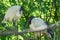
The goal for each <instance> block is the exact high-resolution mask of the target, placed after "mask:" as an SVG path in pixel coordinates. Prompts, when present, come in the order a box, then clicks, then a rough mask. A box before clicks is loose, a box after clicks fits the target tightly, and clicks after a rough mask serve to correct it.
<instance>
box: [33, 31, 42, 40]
mask: <svg viewBox="0 0 60 40" xmlns="http://www.w3.org/2000/svg"><path fill="white" fill-rule="evenodd" d="M34 38H35V40H41V33H40V32H34Z"/></svg>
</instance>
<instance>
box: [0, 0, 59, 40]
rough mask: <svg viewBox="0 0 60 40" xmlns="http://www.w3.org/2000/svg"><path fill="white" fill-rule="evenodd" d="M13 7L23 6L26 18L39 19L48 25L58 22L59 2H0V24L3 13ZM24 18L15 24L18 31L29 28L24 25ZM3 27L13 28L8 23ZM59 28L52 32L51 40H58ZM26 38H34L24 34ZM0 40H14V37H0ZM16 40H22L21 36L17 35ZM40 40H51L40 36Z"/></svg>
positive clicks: (46, 0)
mask: <svg viewBox="0 0 60 40" xmlns="http://www.w3.org/2000/svg"><path fill="white" fill-rule="evenodd" d="M13 5H20V6H23V7H24V9H25V14H26V16H27V18H28V17H29V16H31V15H32V16H35V17H40V18H42V19H43V20H45V21H46V23H48V24H53V23H55V22H56V21H59V20H60V0H0V24H1V22H2V20H3V18H4V15H5V12H6V10H7V9H8V8H10V7H11V6H13ZM25 22H26V18H25V17H24V15H23V17H22V18H21V19H19V20H18V22H17V23H16V25H17V27H18V31H21V30H23V29H26V28H29V26H28V24H27V25H25ZM5 26H8V27H11V28H13V27H14V26H13V24H11V23H10V22H8V23H7V24H6V25H5ZM0 29H3V30H4V27H3V26H2V25H0ZM59 31H60V28H56V29H55V30H54V38H53V40H60V32H59ZM25 36H26V38H30V37H34V36H33V33H31V34H30V33H27V34H25ZM0 38H1V40H9V39H10V40H16V36H14V35H12V36H4V37H3V36H0ZM18 39H22V40H23V39H24V38H23V37H22V36H20V35H18ZM41 40H52V39H49V38H48V37H46V36H45V35H41Z"/></svg>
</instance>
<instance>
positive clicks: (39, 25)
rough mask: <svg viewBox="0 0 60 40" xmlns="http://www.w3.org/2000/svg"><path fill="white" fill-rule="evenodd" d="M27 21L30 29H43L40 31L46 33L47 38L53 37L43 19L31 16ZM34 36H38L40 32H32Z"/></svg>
mask: <svg viewBox="0 0 60 40" xmlns="http://www.w3.org/2000/svg"><path fill="white" fill-rule="evenodd" d="M27 22H28V23H29V27H30V29H32V30H44V29H46V30H44V31H42V33H44V34H46V35H47V36H48V37H49V38H52V37H53V35H54V34H53V31H52V30H51V29H49V28H48V26H47V24H46V23H45V21H44V20H42V19H41V18H38V17H33V16H31V17H30V18H29V19H27ZM34 34H35V36H36V37H40V32H34Z"/></svg>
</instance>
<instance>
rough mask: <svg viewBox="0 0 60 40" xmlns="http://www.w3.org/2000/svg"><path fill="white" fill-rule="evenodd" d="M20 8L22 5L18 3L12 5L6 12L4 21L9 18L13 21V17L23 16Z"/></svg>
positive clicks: (16, 18)
mask: <svg viewBox="0 0 60 40" xmlns="http://www.w3.org/2000/svg"><path fill="white" fill-rule="evenodd" d="M20 8H21V7H20V6H18V5H15V6H12V7H10V8H9V9H8V10H7V11H6V14H5V16H4V19H3V21H2V23H5V22H6V21H7V20H9V21H10V22H12V20H13V19H14V20H18V18H20V17H21V16H22V11H21V12H19V10H20Z"/></svg>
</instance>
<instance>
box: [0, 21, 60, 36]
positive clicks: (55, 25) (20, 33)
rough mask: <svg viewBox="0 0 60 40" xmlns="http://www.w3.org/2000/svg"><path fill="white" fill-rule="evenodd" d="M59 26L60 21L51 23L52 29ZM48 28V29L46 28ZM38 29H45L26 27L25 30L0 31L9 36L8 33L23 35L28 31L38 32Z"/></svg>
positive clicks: (0, 34) (2, 34)
mask: <svg viewBox="0 0 60 40" xmlns="http://www.w3.org/2000/svg"><path fill="white" fill-rule="evenodd" d="M57 27H60V21H58V22H56V23H54V24H52V25H49V28H50V29H55V28H57ZM44 30H46V29H44ZM38 31H43V30H32V29H25V30H23V31H20V32H17V31H6V30H5V31H0V36H7V35H21V36H23V34H25V33H28V32H38Z"/></svg>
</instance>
